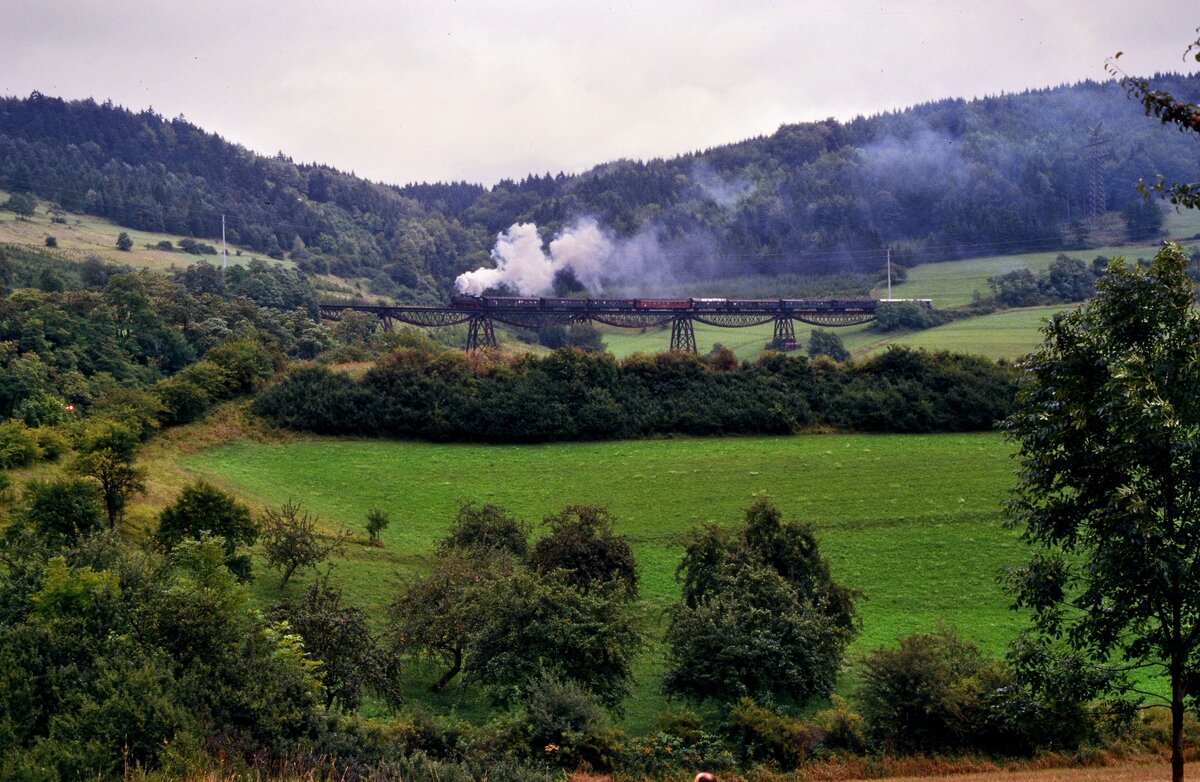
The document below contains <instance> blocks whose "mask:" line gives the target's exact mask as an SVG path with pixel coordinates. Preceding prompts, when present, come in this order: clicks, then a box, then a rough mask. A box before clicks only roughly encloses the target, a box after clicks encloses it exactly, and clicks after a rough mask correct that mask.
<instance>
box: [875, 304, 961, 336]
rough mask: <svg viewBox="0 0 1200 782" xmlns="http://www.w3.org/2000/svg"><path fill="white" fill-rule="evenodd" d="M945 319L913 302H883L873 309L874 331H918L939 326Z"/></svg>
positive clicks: (940, 314) (930, 309)
mask: <svg viewBox="0 0 1200 782" xmlns="http://www.w3.org/2000/svg"><path fill="white" fill-rule="evenodd" d="M945 322H946V317H945V316H944V315H943V314H942V313H940V312H936V311H934V310H933V309H932V308H930V307H926V306H924V305H922V304H917V303H916V302H913V301H895V302H883V303H881V304H880V305H879V306H878V307H877V308H876V309H875V323H874V324H873V325H872V328H873V329H875V330H876V331H919V330H921V329H929V328H933V327H934V326H940V325H942V324H943V323H945Z"/></svg>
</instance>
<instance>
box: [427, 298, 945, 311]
mask: <svg viewBox="0 0 1200 782" xmlns="http://www.w3.org/2000/svg"><path fill="white" fill-rule="evenodd" d="M914 301H916V302H917V303H918V304H922V305H924V306H931V302H930V300H929V299H915V300H914ZM876 303H877V302H876V301H875V299H716V298H692V299H569V298H543V297H540V296H451V297H450V304H451V306H453V307H456V308H458V309H465V310H536V309H551V310H560V311H561V310H579V311H581V312H598V311H609V312H611V311H613V310H625V311H630V310H634V311H636V310H687V311H689V312H738V311H743V310H752V311H762V310H785V311H786V310H800V311H804V312H814V311H816V312H822V311H826V312H827V311H835V310H867V311H873V310H874V309H875V305H876Z"/></svg>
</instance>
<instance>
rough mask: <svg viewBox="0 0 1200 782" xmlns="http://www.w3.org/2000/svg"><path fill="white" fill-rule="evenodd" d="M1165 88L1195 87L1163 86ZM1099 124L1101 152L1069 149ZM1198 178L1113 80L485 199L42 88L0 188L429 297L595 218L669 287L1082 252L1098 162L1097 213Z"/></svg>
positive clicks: (14, 114) (627, 164)
mask: <svg viewBox="0 0 1200 782" xmlns="http://www.w3.org/2000/svg"><path fill="white" fill-rule="evenodd" d="M1155 79H1156V82H1158V83H1163V84H1164V85H1165V86H1167V87H1168V88H1169V89H1171V90H1172V91H1174V92H1175V93H1176V94H1179V95H1188V94H1193V95H1194V94H1196V93H1198V92H1200V76H1195V75H1193V76H1181V75H1177V74H1159V75H1158V76H1156V77H1155ZM1096 125H1099V126H1100V127H1102V128H1103V131H1102V132H1103V133H1104V134H1105V135H1106V136H1107V137H1108V138H1109V139H1110V142H1109V144H1108V147H1109V149H1110V150H1111V154H1109V155H1108V156H1107V157H1106V158H1105V159H1103V160H1101V161H1099V162H1098V163H1090V162H1089V161H1088V160H1087V158H1086V157H1085V156H1084V154H1083V153H1081V150H1082V148H1083V147H1084V145H1085V144H1086V142H1087V134H1088V131H1089V128H1091V127H1094V126H1096ZM1198 168H1200V146H1197V145H1195V144H1194V143H1193V142H1191V140H1190V139H1187V138H1182V137H1180V136H1179V134H1170V133H1167V132H1165V129H1163V128H1161V127H1159V126H1158V125H1157V123H1155V122H1154V121H1153V120H1150V119H1147V118H1145V117H1143V116H1141V112H1140V111H1139V109H1138V107H1137V105H1136V104H1134V103H1132V102H1130V101H1128V100H1127V99H1126V98H1125V96H1124V95H1123V93H1122V92H1121V90H1120V89H1119V87H1117V86H1116V85H1115V84H1113V83H1112V82H1094V81H1084V82H1077V83H1075V84H1071V85H1060V86H1058V87H1047V88H1036V89H1031V90H1026V91H1024V92H1021V93H1006V94H1001V95H998V96H985V97H983V98H975V99H971V100H966V99H962V98H946V99H942V100H939V101H931V102H928V103H924V104H918V105H917V106H913V107H909V108H906V109H900V110H895V111H890V112H883V113H880V114H876V115H872V116H860V117H856V118H854V119H852V120H850V121H847V122H839V121H836V120H831V119H827V120H822V121H817V122H805V123H790V124H785V125H782V126H780V128H779V129H778V130H776V131H775V132H774V133H772V134H770V135H769V136H757V137H752V138H749V139H743V140H741V141H736V142H732V143H730V144H727V145H722V146H718V147H712V148H708V149H704V150H696V151H692V152H686V153H682V154H680V155H678V156H676V157H673V158H654V159H650V160H644V161H643V160H616V161H608V162H604V163H600V164H597V165H596V166H593V167H592V168H590V169H588V170H587V171H584V172H582V173H579V174H573V175H567V174H563V173H559V174H557V175H551V174H549V173H547V174H530V175H529V176H527V177H525V178H524V179H522V180H519V181H517V180H507V179H506V180H501V181H500V182H498V183H497V184H496V185H494V186H492V187H490V188H487V187H483V186H482V185H478V184H474V183H469V182H465V181H460V182H434V183H427V182H422V183H408V184H405V185H395V184H385V183H381V182H374V181H370V180H367V179H364V178H362V177H358V176H355V175H354V174H352V173H346V172H344V171H340V170H338V169H336V168H334V167H332V166H329V165H325V164H310V163H300V164H297V163H295V162H294V161H293V160H292V159H291V158H289V157H287V156H284V155H275V156H264V155H259V154H257V153H254V152H251V151H250V150H248V149H247V148H245V147H243V146H241V145H238V144H236V143H233V142H230V141H227V140H225V139H224V138H222V137H221V136H220V135H219V134H216V133H213V132H210V131H205V130H203V129H201V128H199V127H197V126H195V125H193V124H191V123H190V122H188V121H187V120H186V119H184V118H183V117H177V118H175V119H166V118H164V117H162V116H161V115H158V114H156V113H155V112H153V110H151V109H147V110H143V111H141V112H136V113H135V112H133V111H131V110H128V109H124V108H121V107H118V106H114V105H113V104H112V103H111V102H107V101H106V102H104V103H97V102H96V101H95V100H92V99H88V100H82V101H65V100H62V99H60V98H52V97H48V96H45V95H42V94H40V93H33V94H31V95H30V96H29V97H28V98H0V188H4V189H7V190H11V191H17V192H21V191H28V192H31V193H33V194H35V195H37V196H39V197H41V198H44V199H47V200H50V201H53V202H56V203H59V204H61V205H62V206H63V208H64V209H68V210H71V211H80V212H85V213H88V214H94V215H97V216H101V217H106V218H109V219H113V220H115V221H117V222H120V223H122V224H125V225H130V226H132V227H134V228H138V229H142V230H149V231H167V232H170V233H176V234H180V235H191V236H195V237H198V238H206V239H214V238H219V236H220V220H221V215H222V214H224V215H225V216H226V223H227V227H228V228H229V229H230V231H231V233H232V234H233V236H232V237H231V238H232V240H233V241H236V242H238V243H240V244H242V245H244V246H247V247H250V248H252V249H253V250H255V251H257V252H261V253H263V254H267V255H270V256H272V257H276V258H283V257H288V258H290V259H291V260H293V261H295V262H296V263H297V265H298V266H299V267H300V268H301V269H305V270H307V271H311V272H322V273H332V274H337V275H340V276H344V277H368V278H370V279H371V280H372V288H373V289H374V290H375V292H378V293H381V294H385V295H396V296H400V297H402V298H406V299H409V300H414V301H422V300H436V299H439V298H441V297H443V296H444V295H445V294H446V293H447V292H448V291H449V290H450V289H451V286H452V283H453V280H454V278H455V277H457V276H458V275H459V274H461V273H462V272H464V271H467V270H469V269H472V268H475V267H477V266H486V265H489V260H488V256H489V250H490V249H491V247H492V244H493V242H494V240H495V237H496V235H497V234H498V233H500V232H502V231H504V230H505V229H507V228H508V227H509V226H511V225H513V224H514V223H518V222H533V223H536V224H537V225H538V226H539V228H540V230H541V233H540V235H541V236H542V238H543V239H544V240H549V239H550V238H552V237H554V236H556V235H558V234H560V233H562V232H564V231H568V230H570V228H571V227H572V226H573V225H575V224H576V223H578V222H579V221H581V220H584V219H591V220H594V221H596V223H597V224H598V225H599V226H600V227H601V229H602V230H603V231H604V232H605V233H606V234H607V235H608V236H610V237H612V238H614V239H618V240H619V239H628V238H631V237H637V236H639V235H640V236H648V237H650V238H651V239H652V241H651V242H647V243H646V244H647V246H648V247H650V248H651V249H650V250H649V251H648V252H650V253H652V255H651V256H650V258H649V261H648V263H650V264H655V265H657V266H659V267H661V268H663V269H667V270H669V272H670V274H671V276H672V277H673V278H682V277H687V276H691V277H705V276H707V277H713V276H722V275H727V274H774V273H780V272H783V271H788V272H800V273H823V274H825V273H838V272H843V271H849V272H864V271H874V270H876V269H878V268H879V266H880V265H881V263H882V261H883V255H884V252H883V251H884V250H885V249H889V248H890V249H891V250H892V251H893V258H894V259H895V260H897V261H899V262H901V263H907V264H912V263H919V262H922V261H925V260H944V259H946V258H952V257H967V256H970V255H977V254H982V253H984V252H987V250H988V249H989V248H991V247H995V246H997V245H1000V244H1002V243H1013V242H1022V243H1025V244H1027V245H1029V246H1031V247H1036V248H1038V249H1056V248H1060V247H1067V246H1071V245H1079V244H1082V243H1084V242H1086V225H1085V224H1084V222H1083V221H1082V220H1081V218H1082V217H1084V216H1085V215H1086V207H1087V203H1086V195H1087V191H1088V188H1089V187H1090V180H1091V175H1092V173H1093V169H1097V170H1099V172H1100V175H1101V177H1102V181H1103V182H1104V184H1105V189H1106V190H1107V202H1106V204H1105V208H1106V209H1108V210H1119V209H1121V208H1123V207H1126V206H1128V205H1129V204H1131V203H1134V202H1135V199H1136V198H1137V194H1136V193H1134V192H1133V189H1132V186H1133V184H1134V183H1136V181H1137V178H1138V177H1139V176H1142V175H1145V174H1149V173H1165V174H1168V175H1171V174H1172V173H1178V174H1180V175H1181V176H1182V177H1183V178H1187V177H1189V176H1191V175H1193V174H1194V172H1195V171H1196V170H1197V169H1198Z"/></svg>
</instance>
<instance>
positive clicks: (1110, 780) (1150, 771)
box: [889, 759, 1171, 782]
mask: <svg viewBox="0 0 1200 782" xmlns="http://www.w3.org/2000/svg"><path fill="white" fill-rule="evenodd" d="M1170 775H1171V767H1170V764H1169V763H1168V762H1167V761H1166V760H1163V759H1153V760H1150V759H1142V760H1139V761H1137V762H1136V763H1129V762H1125V763H1122V764H1120V765H1115V766H1101V767H1087V768H1045V769H1024V770H1019V771H1011V770H996V771H987V772H977V773H970V774H947V775H932V776H910V777H892V778H890V779H889V782H917V781H918V780H931V779H936V780H938V782H1118V780H1119V781H1120V782H1150V780H1155V782H1157V781H1158V780H1162V779H1167V778H1168V777H1170Z"/></svg>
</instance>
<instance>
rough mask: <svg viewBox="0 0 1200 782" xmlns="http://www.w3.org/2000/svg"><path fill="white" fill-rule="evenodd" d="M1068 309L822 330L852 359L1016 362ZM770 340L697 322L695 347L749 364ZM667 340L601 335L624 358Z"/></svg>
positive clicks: (653, 335)
mask: <svg viewBox="0 0 1200 782" xmlns="http://www.w3.org/2000/svg"><path fill="white" fill-rule="evenodd" d="M1066 306H1067V305H1051V306H1047V307H1025V308H1022V309H1013V310H1003V311H1001V312H995V313H992V314H990V315H983V316H980V317H978V318H966V319H963V320H956V321H952V322H951V323H947V324H946V325H944V326H938V327H936V328H932V329H926V330H925V331H913V332H904V333H897V334H881V333H880V332H877V331H872V330H871V329H870V327H869V326H865V325H864V326H849V327H846V328H839V329H826V330H827V331H831V332H833V333H835V334H837V335H838V336H840V337H841V338H842V343H843V344H844V345H845V346H846V349H847V350H849V351H850V352H851V353H852V354H854V355H855V356H856V357H860V358H861V357H864V356H871V355H875V354H877V353H882V352H883V351H884V350H887V348H888V347H889V346H891V345H907V346H909V347H915V348H924V349H925V350H929V351H938V350H951V351H955V352H959V353H975V354H978V355H981V356H987V357H988V358H992V359H1005V360H1008V361H1015V360H1017V359H1019V358H1021V357H1023V356H1025V355H1026V354H1027V353H1029V352H1031V351H1033V350H1034V349H1035V348H1037V346H1038V345H1040V344H1041V342H1042V335H1041V333H1040V331H1039V329H1040V328H1041V327H1042V324H1043V323H1044V322H1045V321H1046V319H1047V318H1049V317H1051V316H1052V315H1054V313H1056V312H1060V311H1062V310H1063V309H1066ZM811 334H812V330H811V328H809V327H808V326H804V325H802V324H796V337H797V339H799V340H800V342H801V343H803V344H807V343H808V340H809V339H810V337H811ZM771 336H772V326H771V324H767V325H765V326H752V327H749V328H744V329H720V328H716V327H714V326H705V325H704V324H696V343H697V349H698V350H699V351H700V352H701V353H708V352H709V351H710V350H712V347H713V345H714V344H716V343H720V344H722V345H724V346H725V347H727V348H730V349H732V350H733V352H734V353H736V354H737V355H738V358H741V359H747V360H752V359H754V358H755V357H757V356H758V355H759V354H761V353H762V352H763V347H764V346H765V345H766V343H767V342H768V341H770V339H771ZM670 341H671V333H670V331H669V330H665V329H664V330H655V331H647V332H646V333H639V332H622V333H605V335H604V343H605V345H606V346H607V347H608V350H609V352H610V353H612V354H613V355H615V356H616V357H617V358H624V357H626V356H628V355H631V354H633V353H638V352H641V353H657V352H660V351H664V350H666V349H667V347H668V346H669V344H670Z"/></svg>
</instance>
